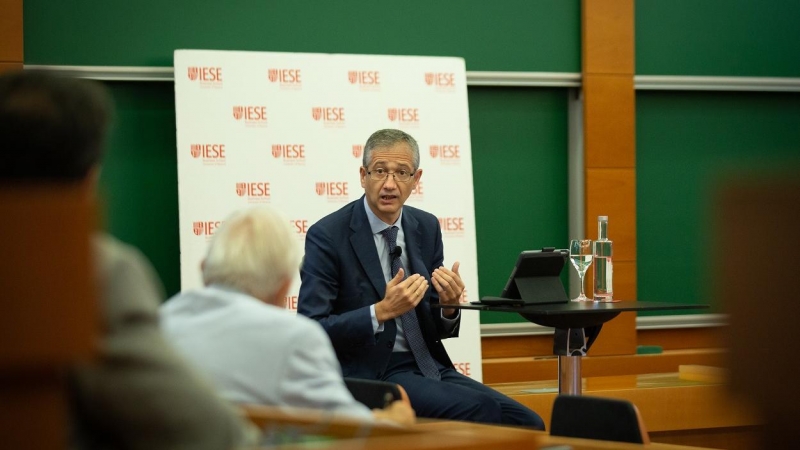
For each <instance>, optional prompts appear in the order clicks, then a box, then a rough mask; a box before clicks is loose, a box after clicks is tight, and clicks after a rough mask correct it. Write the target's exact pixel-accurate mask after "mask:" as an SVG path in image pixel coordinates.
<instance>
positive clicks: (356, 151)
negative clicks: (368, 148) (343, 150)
mask: <svg viewBox="0 0 800 450" xmlns="http://www.w3.org/2000/svg"><path fill="white" fill-rule="evenodd" d="M363 154H364V146H363V145H358V144H356V145H354V146H353V158H361V155H363Z"/></svg>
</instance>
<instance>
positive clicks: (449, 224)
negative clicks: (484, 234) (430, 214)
mask: <svg viewBox="0 0 800 450" xmlns="http://www.w3.org/2000/svg"><path fill="white" fill-rule="evenodd" d="M439 226H440V227H442V231H443V232H445V233H448V234H461V233H464V218H463V217H439Z"/></svg>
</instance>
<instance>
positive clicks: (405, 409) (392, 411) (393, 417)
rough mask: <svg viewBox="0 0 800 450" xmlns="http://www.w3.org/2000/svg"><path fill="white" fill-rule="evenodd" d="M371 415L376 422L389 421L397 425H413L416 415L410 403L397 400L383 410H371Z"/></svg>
mask: <svg viewBox="0 0 800 450" xmlns="http://www.w3.org/2000/svg"><path fill="white" fill-rule="evenodd" d="M372 415H373V416H374V417H375V418H376V419H378V420H389V421H392V422H394V423H396V424H399V425H406V426H409V425H414V422H416V421H417V415H416V413H415V412H414V409H413V408H411V403H409V402H407V401H402V400H397V401H394V402H392V403H391V404H390V405H389V406H387V407H386V408H384V409H373V410H372Z"/></svg>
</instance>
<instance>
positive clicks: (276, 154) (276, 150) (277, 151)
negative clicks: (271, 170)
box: [272, 145, 281, 158]
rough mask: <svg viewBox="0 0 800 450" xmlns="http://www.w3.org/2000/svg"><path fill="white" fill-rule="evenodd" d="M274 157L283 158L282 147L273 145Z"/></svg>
mask: <svg viewBox="0 0 800 450" xmlns="http://www.w3.org/2000/svg"><path fill="white" fill-rule="evenodd" d="M272 156H274V157H276V158H280V157H281V146H280V145H273V146H272Z"/></svg>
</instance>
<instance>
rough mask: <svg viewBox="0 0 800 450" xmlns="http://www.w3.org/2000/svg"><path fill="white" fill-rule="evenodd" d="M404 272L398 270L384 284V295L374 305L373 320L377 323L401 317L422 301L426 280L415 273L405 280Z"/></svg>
mask: <svg viewBox="0 0 800 450" xmlns="http://www.w3.org/2000/svg"><path fill="white" fill-rule="evenodd" d="M404 276H405V271H404V270H403V269H400V270H398V271H397V275H395V276H394V278H392V279H391V280H389V283H387V284H386V295H385V296H384V297H383V300H381V301H379V302H378V303H376V304H375V318H376V319H378V323H383V322H386V321H387V320H391V319H394V318H395V317H399V316H401V315H403V314H404V313H405V312H406V311H409V310H411V309H412V308H414V307H415V306H417V304H418V303H419V302H420V301H421V300H422V297H423V296H425V292H427V291H428V280H426V279H425V277H423V276H422V275H420V274H417V273H415V274H414V275H411V276H410V277H408V278H406V279H405V280H404V279H403V277H404Z"/></svg>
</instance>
